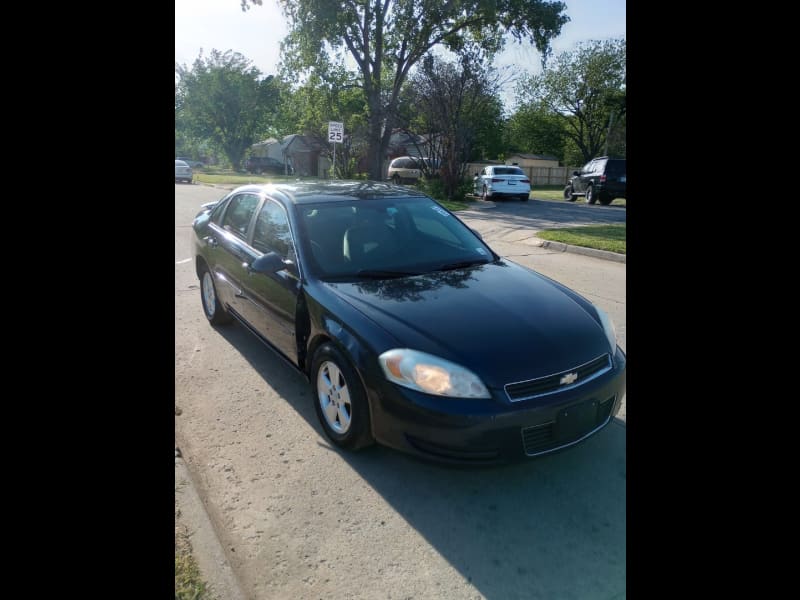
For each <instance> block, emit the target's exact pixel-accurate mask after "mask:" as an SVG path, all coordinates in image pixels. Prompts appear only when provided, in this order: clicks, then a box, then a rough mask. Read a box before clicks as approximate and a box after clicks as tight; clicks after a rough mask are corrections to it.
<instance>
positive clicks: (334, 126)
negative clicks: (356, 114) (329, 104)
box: [328, 121, 344, 179]
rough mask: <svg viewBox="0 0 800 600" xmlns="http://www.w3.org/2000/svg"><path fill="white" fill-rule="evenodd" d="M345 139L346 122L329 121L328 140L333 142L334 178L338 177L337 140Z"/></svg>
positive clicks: (340, 141)
mask: <svg viewBox="0 0 800 600" xmlns="http://www.w3.org/2000/svg"><path fill="white" fill-rule="evenodd" d="M343 139H344V123H337V122H336V121H328V141H329V142H333V177H332V178H333V179H336V142H339V143H340V144H341V143H342V140H343Z"/></svg>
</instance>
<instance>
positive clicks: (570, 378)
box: [558, 373, 578, 385]
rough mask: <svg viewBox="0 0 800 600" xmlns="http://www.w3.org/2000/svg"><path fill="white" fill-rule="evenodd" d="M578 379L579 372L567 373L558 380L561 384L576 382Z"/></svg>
mask: <svg viewBox="0 0 800 600" xmlns="http://www.w3.org/2000/svg"><path fill="white" fill-rule="evenodd" d="M576 379H578V374H577V373H567V374H566V375H564V376H563V377H562V378H561V379H559V380H558V383H559V384H561V385H569V384H570V383H574V382H575V380H576Z"/></svg>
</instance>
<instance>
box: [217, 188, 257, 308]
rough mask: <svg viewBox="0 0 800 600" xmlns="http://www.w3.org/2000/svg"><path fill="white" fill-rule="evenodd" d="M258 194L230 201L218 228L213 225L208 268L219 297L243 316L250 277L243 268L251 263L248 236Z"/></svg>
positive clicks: (234, 198)
mask: <svg viewBox="0 0 800 600" xmlns="http://www.w3.org/2000/svg"><path fill="white" fill-rule="evenodd" d="M260 201H261V199H260V198H259V197H258V195H257V194H252V193H242V194H237V195H236V196H234V197H233V198H231V200H230V202H229V203H228V206H227V207H226V209H225V213H224V214H223V215H222V220H221V221H220V223H219V224H216V223H212V224H211V225H210V229H211V234H210V235H209V236H208V238H209V239H208V240H207V242H208V245H209V248H210V249H209V264H210V267H211V270H212V272H213V275H214V280H215V282H216V285H217V290H218V293H219V294H220V295H221V297H222V298H223V299H224V301H226V302H227V303H228V304H229V306H230V307H231V308H232V309H233V310H235V311H236V312H238V313H240V314H241V312H242V302H241V301H242V280H243V279H244V278H245V276H246V275H247V272H246V269H245V267H244V266H243V264H245V263H248V264H249V262H250V261H251V260H252V250H251V249H250V247H249V245H248V243H247V236H248V235H249V233H250V230H251V229H252V224H253V220H254V217H255V214H256V208H258V204H259V202H260Z"/></svg>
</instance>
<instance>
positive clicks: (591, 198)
mask: <svg viewBox="0 0 800 600" xmlns="http://www.w3.org/2000/svg"><path fill="white" fill-rule="evenodd" d="M595 202H597V198H596V197H595V195H594V189H593V188H592V186H589V187H587V188H586V204H594V203H595Z"/></svg>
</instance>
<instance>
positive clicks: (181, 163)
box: [175, 158, 189, 167]
mask: <svg viewBox="0 0 800 600" xmlns="http://www.w3.org/2000/svg"><path fill="white" fill-rule="evenodd" d="M175 164H176V165H184V166H187V167H188V166H189V165H188V164H186V163H185V162H184V161H182V160H180V159H179V158H176V159H175Z"/></svg>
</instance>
